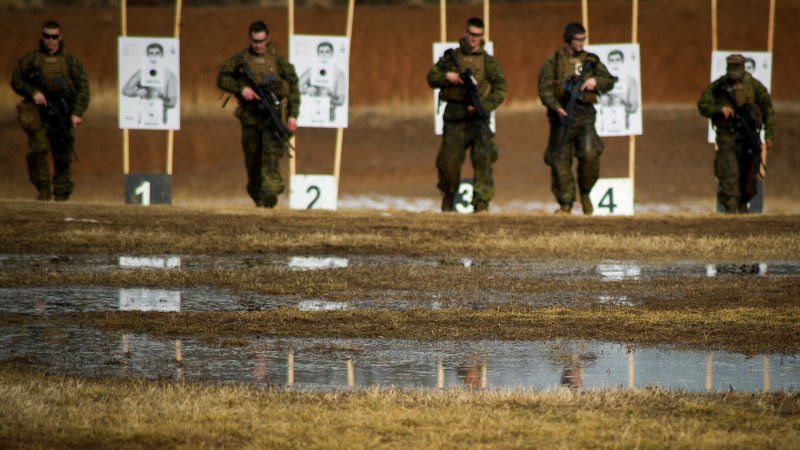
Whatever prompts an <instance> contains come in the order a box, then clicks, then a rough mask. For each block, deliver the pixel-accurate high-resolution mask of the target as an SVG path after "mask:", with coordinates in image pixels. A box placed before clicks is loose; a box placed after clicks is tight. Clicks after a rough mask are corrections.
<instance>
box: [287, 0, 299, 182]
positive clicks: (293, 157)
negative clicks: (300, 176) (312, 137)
mask: <svg viewBox="0 0 800 450" xmlns="http://www.w3.org/2000/svg"><path fill="white" fill-rule="evenodd" d="M288 4H289V5H288V9H289V11H288V13H287V16H288V21H289V25H288V27H287V28H288V30H289V33H288V35H289V42H288V45H287V47H288V46H291V44H292V37H293V36H294V0H289V1H288ZM293 148H294V149H297V140H296V139H295V136H294V135H292V137H291V138H289V186H291V182H292V177H293V176H294V175H295V174H296V173H297V152H296V151H294V150H292V149H293Z"/></svg>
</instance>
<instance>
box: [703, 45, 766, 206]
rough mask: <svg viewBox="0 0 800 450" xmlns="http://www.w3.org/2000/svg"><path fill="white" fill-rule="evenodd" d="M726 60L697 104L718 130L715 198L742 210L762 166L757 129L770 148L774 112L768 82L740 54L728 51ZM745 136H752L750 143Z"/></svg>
mask: <svg viewBox="0 0 800 450" xmlns="http://www.w3.org/2000/svg"><path fill="white" fill-rule="evenodd" d="M725 62H726V63H727V69H726V74H725V75H723V76H722V77H720V78H718V79H717V80H716V81H714V82H713V83H711V85H710V86H708V87H707V88H705V90H703V93H702V94H700V100H699V101H698V102H697V109H698V110H699V111H700V114H701V115H702V116H703V117H708V118H709V119H711V123H712V125H713V126H714V128H715V130H716V133H717V147H718V150H717V153H716V155H715V156H714V175H716V177H717V179H718V180H719V190H718V192H717V199H718V200H719V202H720V203H721V204H722V205H723V206H724V207H725V212H727V213H735V212H737V211H738V212H740V213H747V203H748V202H749V201H750V199H751V198H753V196H755V195H756V188H757V182H758V175H759V172H760V171H761V167H760V164H761V148H760V145H758V141H759V140H760V136H759V133H760V132H761V129H762V128H763V129H764V136H765V138H766V141H767V142H766V144H767V149H770V148H772V138H773V136H774V135H775V112H774V111H773V109H772V99H771V98H770V96H769V92H767V88H765V87H764V85H763V84H761V82H760V81H758V80H756V79H755V78H753V77H752V75H750V74H749V73H747V72H746V71H745V58H744V56H742V55H730V56H728V58H727V59H726V60H725ZM740 121H741V122H740ZM742 126H746V127H749V128H750V132H751V133H753V134H752V135H751V136H748V135H747V131H746V130H744V129H743V128H742ZM749 137H752V138H753V139H755V141H756V142H755V144H751V142H753V141H751V140H750V139H748V138H749Z"/></svg>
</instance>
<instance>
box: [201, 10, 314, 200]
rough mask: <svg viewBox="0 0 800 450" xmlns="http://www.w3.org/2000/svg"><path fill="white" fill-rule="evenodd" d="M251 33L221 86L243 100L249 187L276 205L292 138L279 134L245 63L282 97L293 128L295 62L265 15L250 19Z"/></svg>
mask: <svg viewBox="0 0 800 450" xmlns="http://www.w3.org/2000/svg"><path fill="white" fill-rule="evenodd" d="M249 36H250V46H249V48H247V49H246V50H243V51H241V52H239V53H237V54H235V55H233V56H232V57H231V58H229V59H228V60H227V61H225V63H224V64H223V65H222V69H220V71H219V76H218V77H217V86H219V88H220V89H222V90H223V91H225V92H228V93H231V94H233V95H235V96H236V98H237V99H238V100H239V107H238V108H237V109H236V116H237V117H238V118H239V121H240V122H241V123H242V147H243V149H244V163H245V166H246V167H247V193H248V194H250V197H251V198H252V199H253V201H254V202H255V203H256V206H264V207H267V208H274V207H275V205H277V204H278V195H279V194H280V193H281V192H283V189H284V182H283V178H282V177H281V173H280V160H281V157H282V156H283V154H284V153H285V152H286V151H287V149H288V142H283V141H281V139H279V138H278V137H276V136H275V134H274V131H275V127H276V125H275V124H274V123H273V122H272V121H271V120H270V118H269V117H268V115H267V114H268V113H267V112H265V111H264V110H263V109H260V108H259V100H261V97H260V96H259V95H258V94H257V93H256V91H255V90H254V88H255V87H256V86H253V85H252V83H251V82H250V81H248V80H247V76H246V74H245V71H246V69H245V65H246V66H247V67H249V69H250V71H251V72H252V74H253V75H254V78H255V80H257V82H258V83H259V85H261V87H262V88H263V89H268V90H271V91H272V92H273V93H274V94H275V95H276V96H277V98H278V99H279V100H280V103H281V120H282V121H285V123H286V130H288V132H289V133H293V132H294V131H295V130H297V114H298V112H299V111H300V91H299V88H298V82H297V73H296V72H295V70H294V66H293V65H292V64H290V63H289V61H287V60H286V58H284V57H282V56H281V55H279V54H278V53H276V52H275V50H274V49H273V48H272V46H271V45H270V44H269V29H268V28H267V24H266V23H264V22H262V21H258V22H254V23H253V24H251V25H250V30H249ZM262 83H263V84H262Z"/></svg>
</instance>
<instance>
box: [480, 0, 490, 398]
mask: <svg viewBox="0 0 800 450" xmlns="http://www.w3.org/2000/svg"><path fill="white" fill-rule="evenodd" d="M487 1H488V0H487ZM486 372H487V370H486V359H485V358H484V360H483V362H482V363H481V389H486Z"/></svg>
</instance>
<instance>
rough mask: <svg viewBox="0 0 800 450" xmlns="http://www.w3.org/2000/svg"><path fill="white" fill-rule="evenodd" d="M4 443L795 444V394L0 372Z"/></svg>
mask: <svg viewBox="0 0 800 450" xmlns="http://www.w3.org/2000/svg"><path fill="white" fill-rule="evenodd" d="M0 398H3V399H4V402H5V406H4V408H2V409H0V439H2V442H3V444H2V446H4V447H11V448H19V447H24V448H67V447H69V448H76V447H80V448H87V447H91V448H123V447H124V448H198V447H236V448H264V447H268V448H300V447H302V448H308V447H312V448H354V447H355V448H366V447H370V448H374V447H380V448H417V447H426V448H463V447H465V446H469V447H479V448H483V447H525V448H530V447H539V448H597V447H602V448H606V447H609V448H634V447H635V448H664V447H676V448H731V447H733V448H756V447H772V448H797V442H800V432H799V431H798V430H800V395H798V394H797V393H788V392H775V393H767V394H745V393H725V394H688V393H682V392H674V391H661V390H652V389H644V390H632V391H588V392H584V391H574V390H568V389H556V390H548V391H505V390H503V391H469V390H462V389H456V390H445V391H423V390H410V391H399V390H395V389H375V390H365V391H355V392H344V391H336V392H328V393H294V392H284V393H278V392H272V391H262V390H254V389H251V388H247V387H243V386H237V385H228V386H203V385H198V384H174V383H170V382H151V381H139V380H90V379H85V378H75V377H54V376H46V375H40V374H34V373H28V372H19V371H17V370H14V369H13V368H4V369H0Z"/></svg>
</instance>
